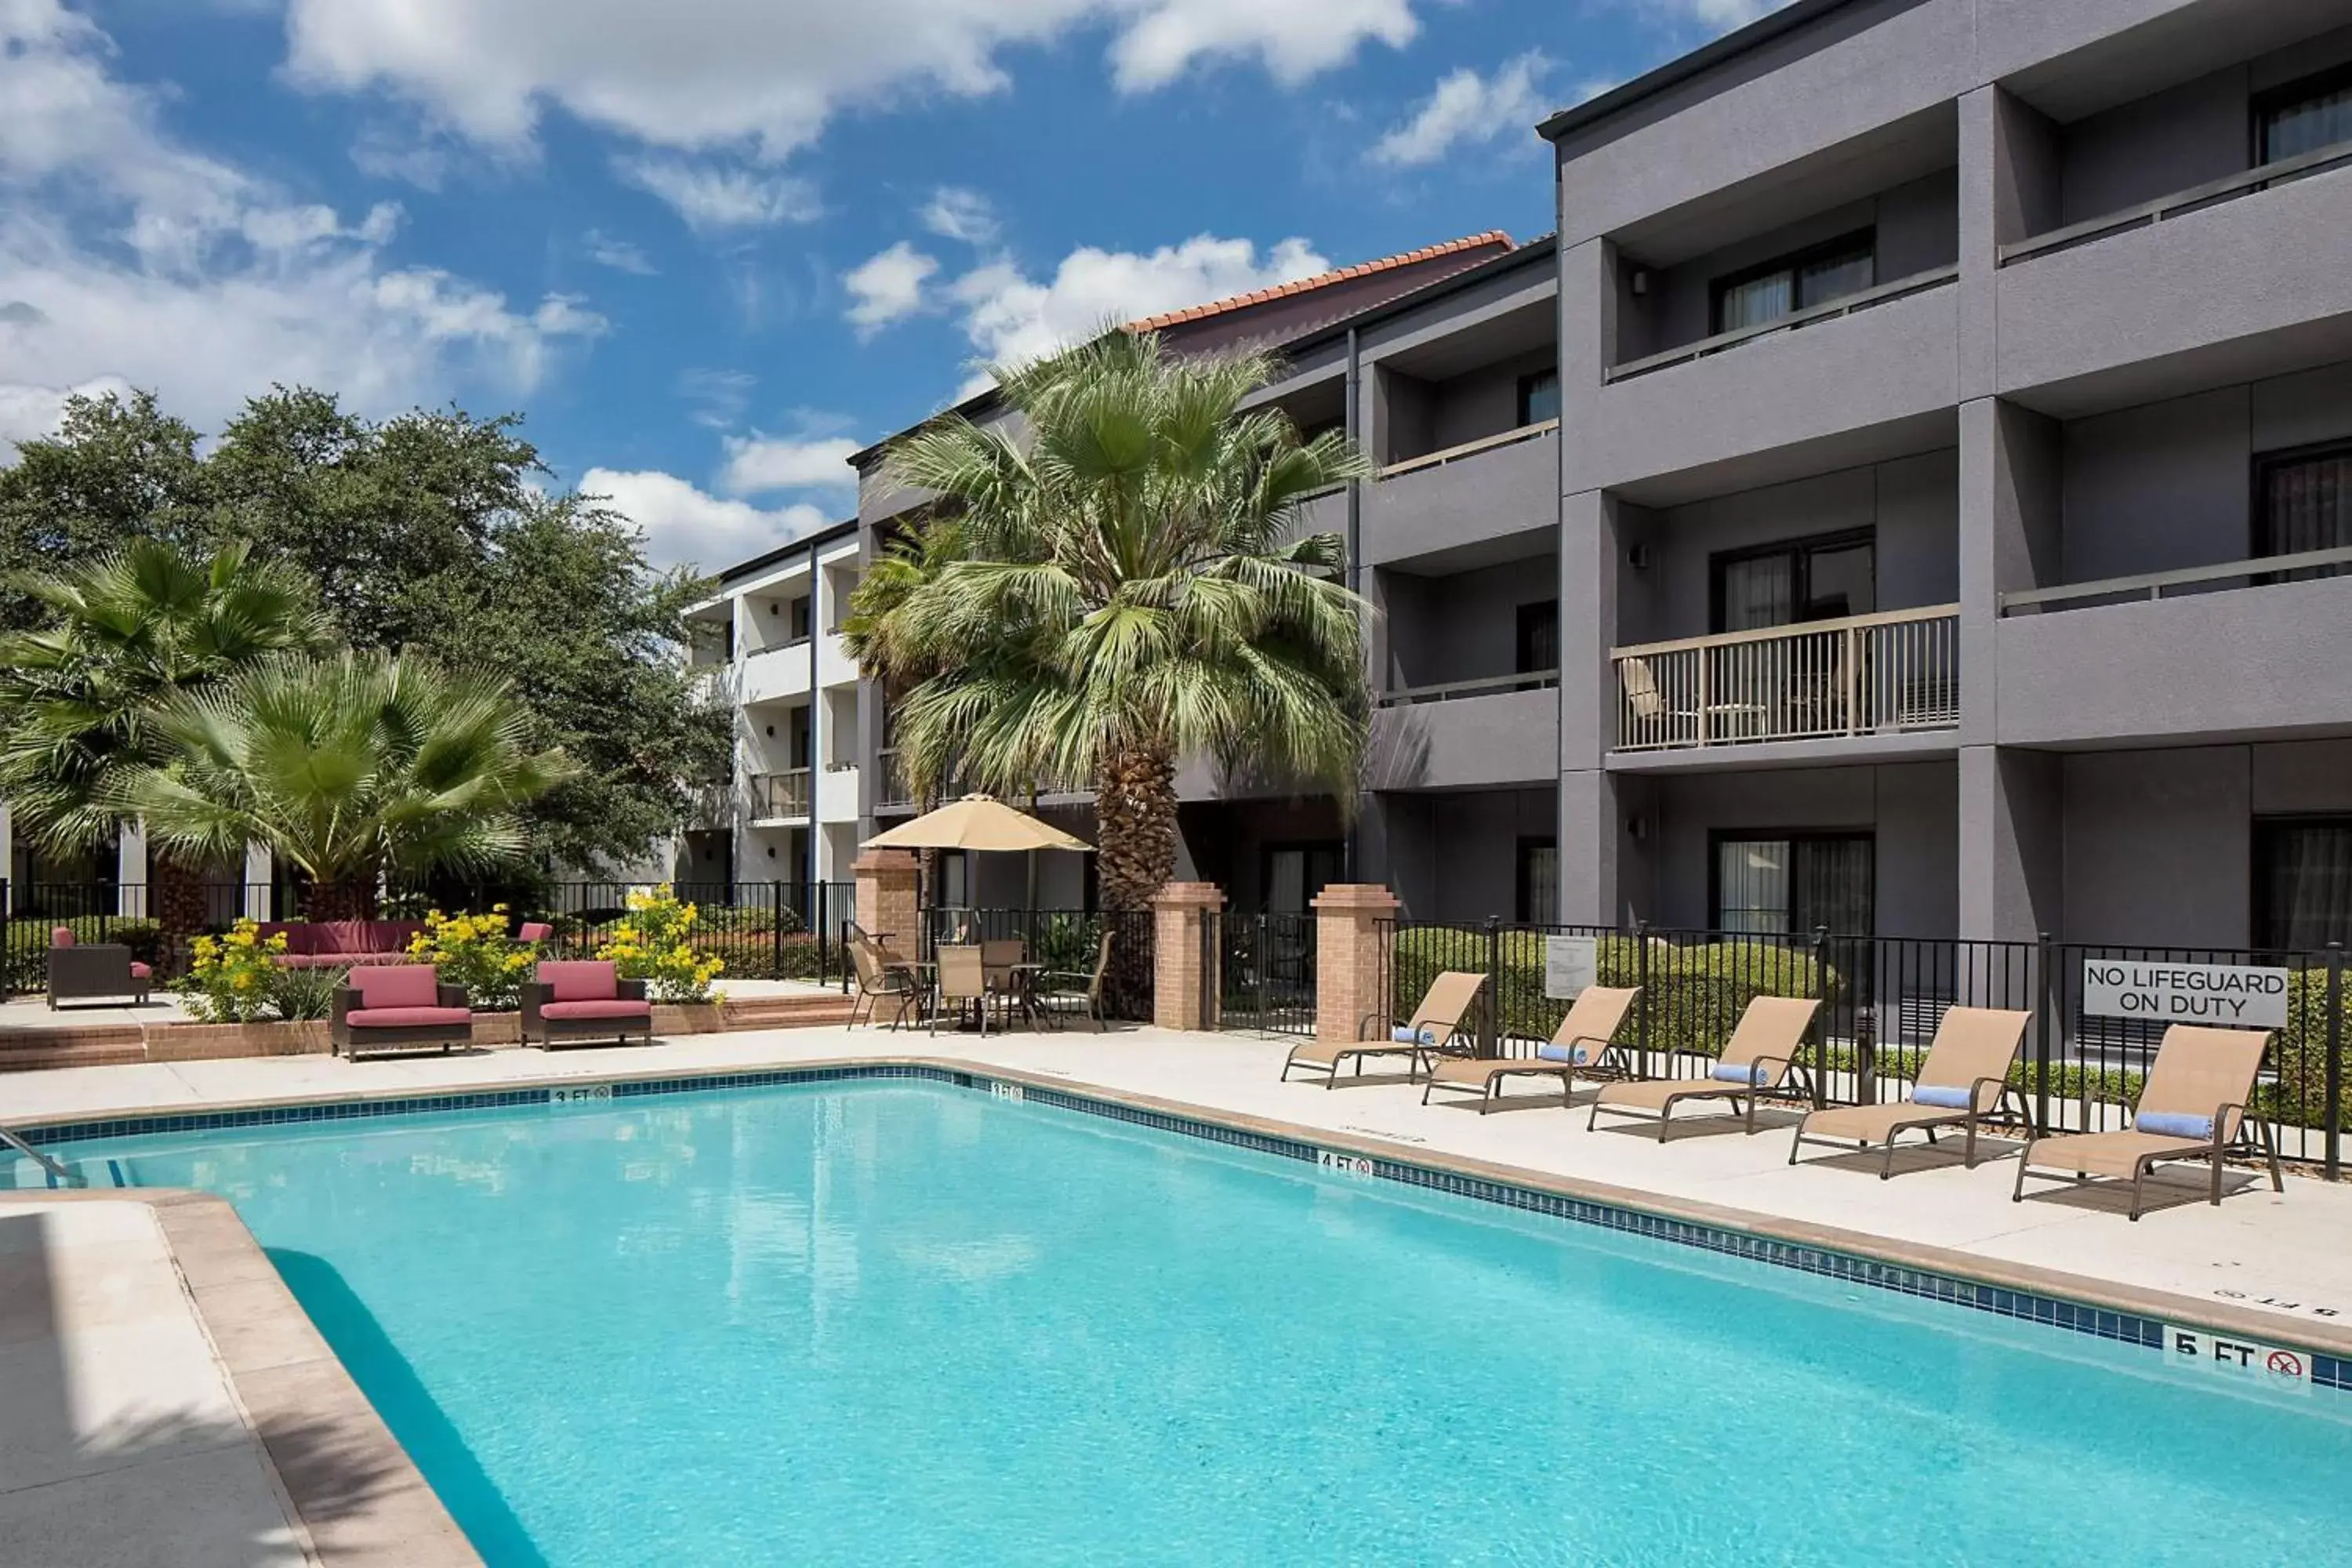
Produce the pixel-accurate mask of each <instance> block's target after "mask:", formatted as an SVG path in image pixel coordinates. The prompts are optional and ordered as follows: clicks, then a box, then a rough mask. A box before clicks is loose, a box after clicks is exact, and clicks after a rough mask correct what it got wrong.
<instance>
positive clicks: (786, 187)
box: [613, 156, 822, 233]
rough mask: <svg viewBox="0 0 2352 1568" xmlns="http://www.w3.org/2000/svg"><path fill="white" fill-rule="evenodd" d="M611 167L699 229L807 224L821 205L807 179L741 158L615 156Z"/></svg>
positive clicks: (689, 224) (819, 209) (693, 227)
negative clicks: (692, 160) (694, 159)
mask: <svg viewBox="0 0 2352 1568" xmlns="http://www.w3.org/2000/svg"><path fill="white" fill-rule="evenodd" d="M613 172H614V174H618V175H619V176H620V177H621V178H622V179H624V180H625V181H627V182H628V183H629V184H633V185H635V186H636V187H637V188H638V189H639V190H642V191H646V192H647V193H649V194H651V195H656V196H658V197H660V198H661V199H662V200H663V201H665V202H667V203H668V204H669V205H671V206H673V207H675V208H677V215H678V216H680V217H682V218H684V219H685V220H686V222H687V226H688V227H689V228H692V229H695V230H698V231H700V232H706V233H707V232H709V231H710V230H713V229H722V228H755V227H766V226H771V225H773V224H780V223H805V222H806V221H808V220H809V219H810V218H813V217H815V216H817V215H818V213H819V212H820V211H821V210H822V209H821V208H820V207H819V206H818V205H817V199H816V187H815V186H814V185H812V184H809V183H808V182H807V181H806V180H803V179H797V178H794V177H793V176H792V175H790V174H776V173H773V172H772V171H768V170H761V169H754V168H751V167H748V166H746V165H744V164H740V163H689V162H688V161H687V160H685V159H683V158H654V157H646V156H630V157H625V158H615V159H614V161H613Z"/></svg>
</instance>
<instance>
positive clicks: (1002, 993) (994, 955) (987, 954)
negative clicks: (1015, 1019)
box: [980, 937, 1029, 1017]
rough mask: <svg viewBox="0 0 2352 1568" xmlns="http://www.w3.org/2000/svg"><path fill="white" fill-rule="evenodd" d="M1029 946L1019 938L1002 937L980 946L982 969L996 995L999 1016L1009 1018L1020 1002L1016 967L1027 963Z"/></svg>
mask: <svg viewBox="0 0 2352 1568" xmlns="http://www.w3.org/2000/svg"><path fill="white" fill-rule="evenodd" d="M1028 957H1029V944H1028V943H1027V942H1023V941H1022V940H1021V939H1020V938H1019V937H1000V938H997V939H994V940H992V941H988V942H982V943H981V944H980V964H981V968H982V970H983V971H985V972H986V973H987V975H988V988H989V989H990V990H991V991H993V992H995V993H996V1005H997V1007H998V1009H999V1016H1007V1017H1009V1016H1010V1014H1011V1011H1012V1008H1013V1005H1014V1004H1015V1003H1016V1002H1018V1001H1019V1000H1020V990H1019V987H1018V984H1017V981H1018V980H1019V976H1018V975H1017V974H1016V973H1014V970H1015V966H1016V965H1019V964H1021V963H1025V962H1027V960H1028Z"/></svg>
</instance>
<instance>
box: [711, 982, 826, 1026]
mask: <svg viewBox="0 0 2352 1568" xmlns="http://www.w3.org/2000/svg"><path fill="white" fill-rule="evenodd" d="M853 1000H854V999H853V998H851V997H847V996H844V995H842V994H840V993H839V992H837V991H829V992H827V993H825V994H824V995H821V996H737V997H730V998H728V1000H727V1003H726V1005H725V1006H724V1009H723V1011H724V1014H725V1016H726V1019H727V1026H728V1027H729V1028H730V1029H791V1028H808V1027H814V1026H820V1025H824V1024H845V1023H847V1022H848V1021H849V1009H850V1006H851V1004H852V1002H853Z"/></svg>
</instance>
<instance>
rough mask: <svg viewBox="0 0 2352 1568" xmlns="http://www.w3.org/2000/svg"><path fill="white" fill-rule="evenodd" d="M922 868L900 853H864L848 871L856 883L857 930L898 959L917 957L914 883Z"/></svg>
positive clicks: (918, 936) (917, 917) (918, 919)
mask: <svg viewBox="0 0 2352 1568" xmlns="http://www.w3.org/2000/svg"><path fill="white" fill-rule="evenodd" d="M921 869H922V868H921V867H920V866H919V864H918V863H917V861H916V859H915V858H914V857H913V856H912V855H910V854H908V852H907V851H906V850H904V849H868V850H867V851H866V853H865V854H863V855H860V856H859V857H858V858H857V859H856V863H855V864H853V865H852V866H851V867H850V868H849V870H850V874H851V875H852V876H854V877H856V879H857V929H858V930H860V931H864V932H865V933H866V935H868V936H870V937H872V938H874V939H875V940H876V941H877V942H880V943H881V944H882V945H883V946H885V947H887V948H888V949H889V950H890V951H891V952H895V953H897V954H898V956H899V957H901V958H908V959H912V958H915V957H917V956H919V949H920V948H921V946H922V940H921V939H922V918H923V915H922V906H921V903H920V901H919V899H918V898H917V895H916V890H915V883H916V879H917V878H918V876H919V874H920V872H921Z"/></svg>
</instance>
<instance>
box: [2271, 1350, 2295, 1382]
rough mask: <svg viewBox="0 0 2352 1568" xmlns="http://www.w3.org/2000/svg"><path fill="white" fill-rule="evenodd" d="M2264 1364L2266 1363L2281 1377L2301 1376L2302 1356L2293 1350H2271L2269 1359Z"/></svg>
mask: <svg viewBox="0 0 2352 1568" xmlns="http://www.w3.org/2000/svg"><path fill="white" fill-rule="evenodd" d="M2264 1364H2265V1365H2267V1366H2268V1367H2269V1368H2270V1369H2271V1371H2273V1372H2274V1373H2278V1374H2279V1375H2280V1376H2281V1377H2301V1376H2302V1375H2303V1358H2302V1357H2301V1356H2299V1355H2297V1354H2295V1353H2294V1352H2293V1351H2273V1352H2271V1355H2270V1360H2269V1361H2268V1362H2267V1363H2264Z"/></svg>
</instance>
